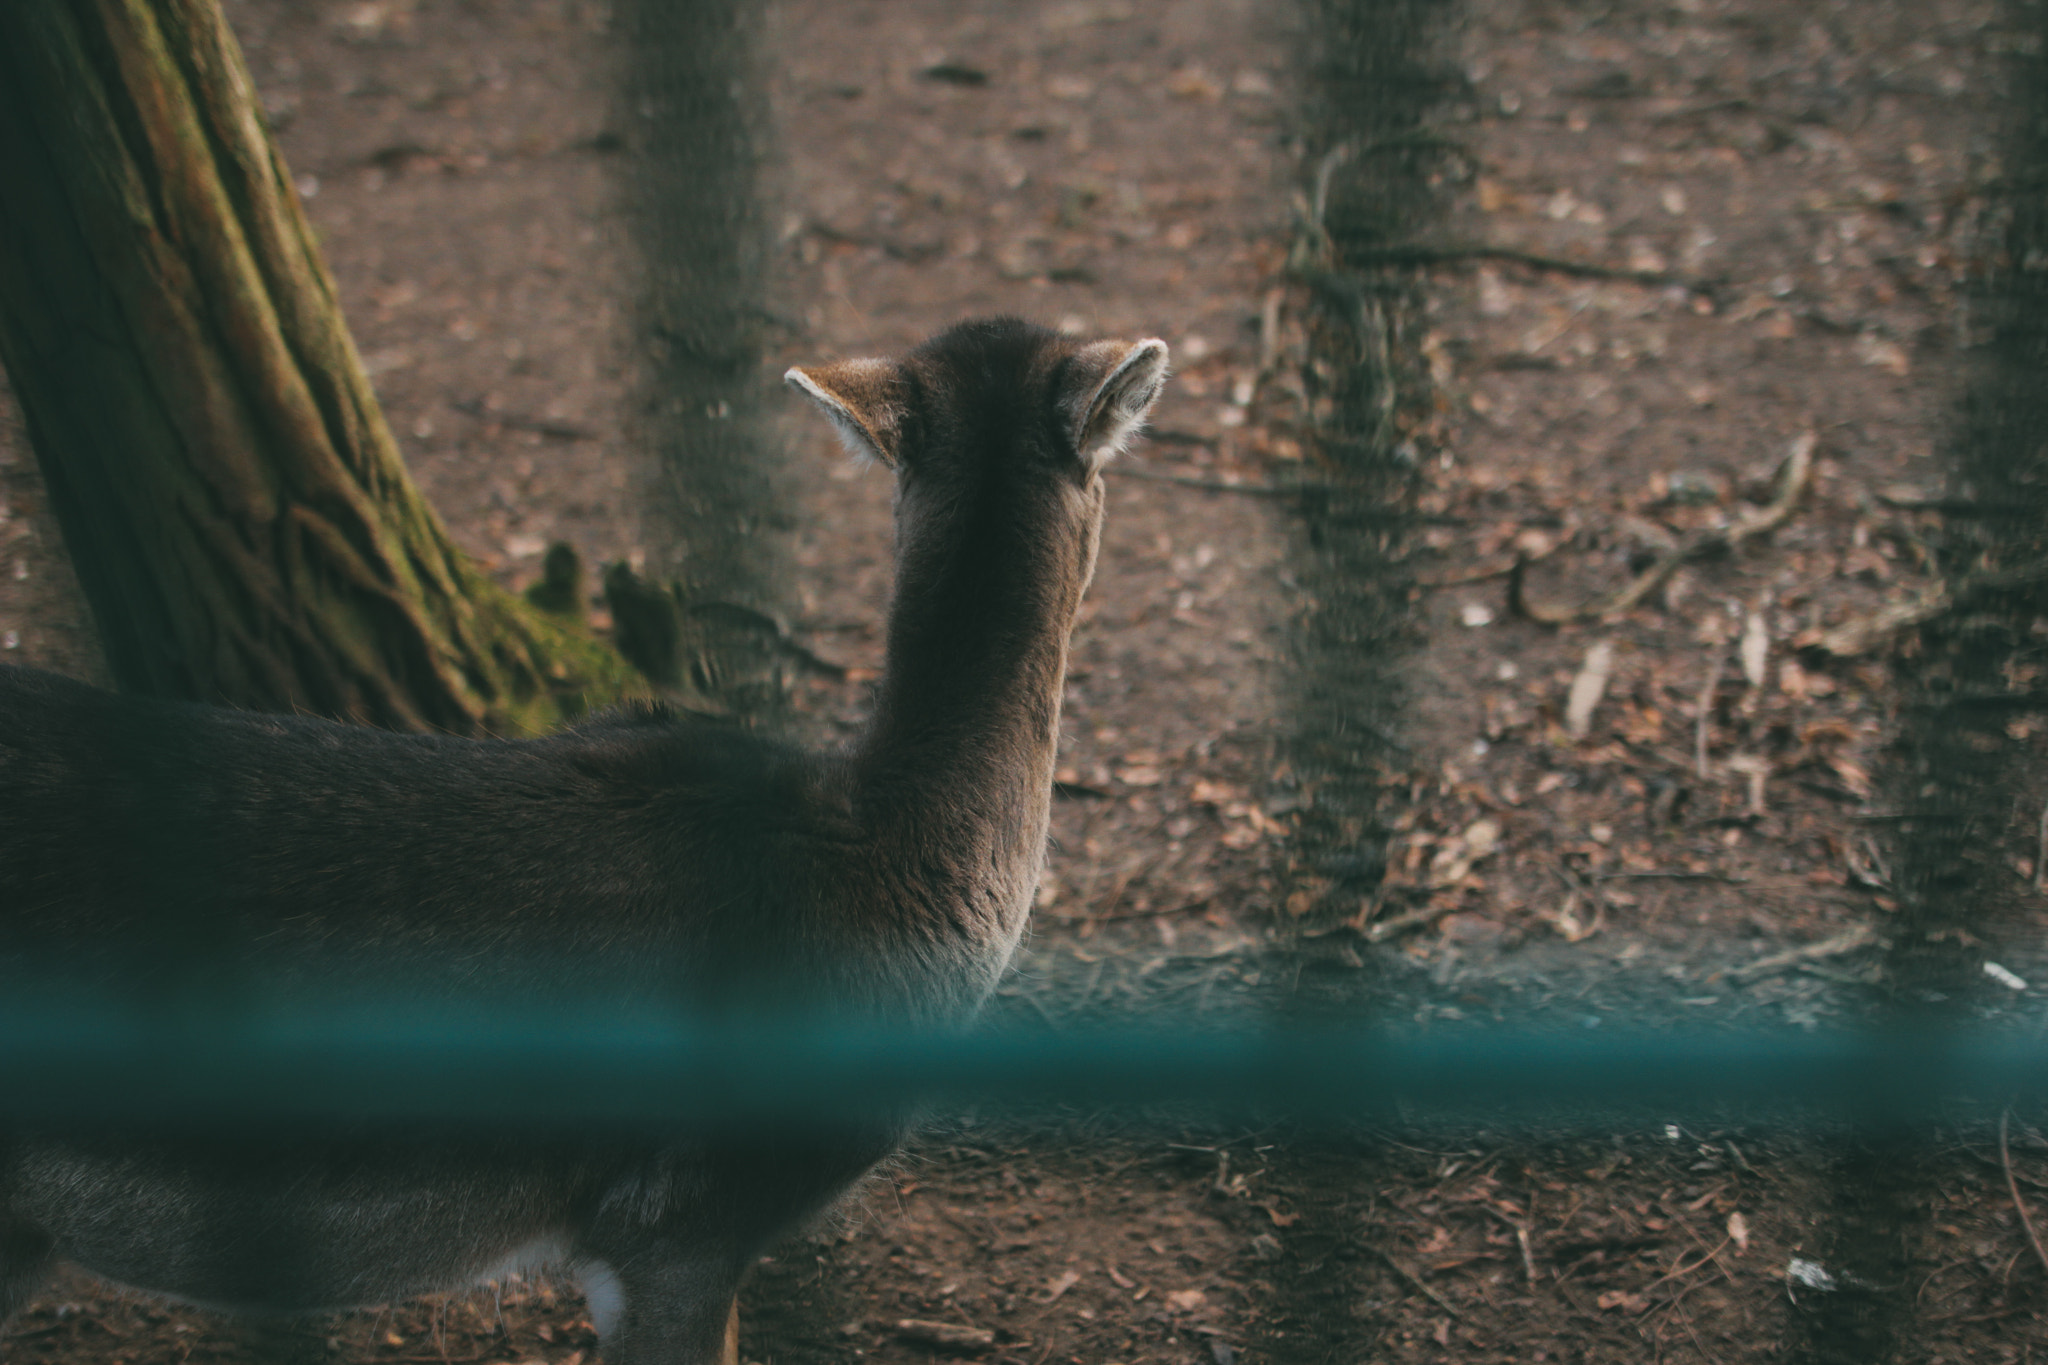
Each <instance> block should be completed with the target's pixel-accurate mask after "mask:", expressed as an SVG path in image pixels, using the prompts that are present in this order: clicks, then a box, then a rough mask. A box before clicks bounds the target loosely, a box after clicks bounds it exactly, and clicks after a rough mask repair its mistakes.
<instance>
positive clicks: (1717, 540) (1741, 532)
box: [1508, 431, 1814, 626]
mask: <svg viewBox="0 0 2048 1365" xmlns="http://www.w3.org/2000/svg"><path fill="white" fill-rule="evenodd" d="M1813 446H1814V436H1813V433H1812V432H1810V431H1809V432H1807V433H1805V434H1804V435H1802V436H1800V437H1799V439H1798V440H1796V441H1794V442H1793V443H1792V450H1791V452H1790V453H1789V454H1788V455H1786V457H1785V462H1784V463H1783V464H1781V465H1780V466H1779V467H1778V489H1777V493H1776V494H1775V495H1774V496H1773V497H1772V498H1771V501H1770V505H1769V506H1767V507H1765V508H1764V509H1763V510H1762V511H1760V512H1755V513H1752V514H1750V515H1749V516H1746V517H1744V518H1743V519H1742V520H1741V521H1738V522H1736V523H1735V524H1734V525H1733V526H1729V527H1724V528H1721V529H1718V530H1712V531H1701V532H1698V533H1696V534H1694V535H1691V536H1688V537H1686V539H1685V540H1683V541H1682V542H1680V543H1679V545H1678V546H1677V548H1676V549H1672V550H1669V551H1666V552H1665V554H1664V555H1663V557H1662V558H1660V559H1659V560H1658V561H1657V562H1656V563H1655V564H1652V565H1651V566H1650V567H1649V568H1647V569H1645V570H1644V571H1643V572H1642V573H1641V574H1639V575H1637V576H1636V578H1635V579H1634V581H1632V582H1630V583H1628V584H1627V585H1626V586H1624V587H1622V588H1620V589H1618V590H1616V591H1614V592H1611V593H1609V594H1607V595H1606V596H1605V597H1596V598H1594V599H1593V600H1592V601H1590V602H1585V603H1582V604H1580V605H1579V606H1576V607H1563V608H1558V607H1540V606H1537V605H1536V604H1535V603H1533V602H1531V601H1529V599H1528V595H1527V593H1526V592H1525V591H1524V588H1523V583H1522V579H1523V576H1524V574H1523V570H1524V568H1525V566H1524V565H1523V564H1522V563H1517V564H1516V566H1515V572H1514V573H1512V574H1510V575H1509V576H1508V609H1509V610H1511V611H1513V612H1516V613H1517V614H1519V615H1522V616H1526V617H1527V618H1529V619H1530V620H1532V621H1537V622H1540V623H1542V624H1543V625H1547V626H1562V625H1568V624H1570V623H1572V622H1574V621H1592V620H1612V619H1613V618H1614V617H1617V616H1619V615H1621V614H1622V613H1624V612H1626V611H1629V610H1631V609H1632V608H1634V607H1636V606H1638V605H1640V604H1641V603H1642V602H1643V600H1644V599H1646V598H1647V597H1649V595H1650V594H1651V593H1653V592H1656V591H1657V590H1658V589H1659V588H1661V587H1663V586H1664V585H1665V584H1666V583H1667V582H1669V581H1670V580H1671V575H1673V574H1675V573H1677V572H1678V570H1679V568H1680V567H1681V566H1682V565H1684V564H1686V563H1688V562H1689V561H1691V560H1695V559H1700V558H1703V557H1705V556H1706V555H1709V554H1718V553H1723V552H1726V551H1732V550H1734V549H1736V548H1737V547H1738V546H1740V545H1741V544H1742V543H1743V542H1744V541H1748V540H1752V539H1754V538H1756V537H1757V536H1760V535H1763V534H1764V533H1765V532H1767V531H1774V530H1776V529H1777V528H1778V527H1780V526H1782V525H1784V524H1785V523H1786V522H1787V521H1788V520H1790V519H1791V516H1792V513H1793V511H1794V509H1796V508H1797V507H1798V506H1799V499H1800V496H1801V495H1802V494H1804V493H1805V492H1806V488H1807V485H1808V484H1809V483H1811V482H1812V479H1813Z"/></svg>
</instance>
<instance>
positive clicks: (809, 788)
mask: <svg viewBox="0 0 2048 1365" xmlns="http://www.w3.org/2000/svg"><path fill="white" fill-rule="evenodd" d="M1166 375H1167V347H1166V345H1165V343H1164V342H1162V341H1159V340H1157V339H1148V340H1143V341H1138V342H1135V343H1129V342H1119V341H1096V342H1090V343H1083V342H1081V341H1079V340H1075V339H1071V338H1069V337H1066V336H1063V335H1061V334H1059V333H1056V332H1053V331H1050V330H1047V329H1045V328H1042V327H1038V326H1035V325H1032V324H1029V323H1025V322H1022V321H1019V320H1016V319H1010V318H997V319H988V320H978V321H970V322H964V323H961V324H959V325H957V326H955V327H953V328H951V329H949V330H947V331H945V332H943V333H941V334H939V335H937V336H936V337H934V338H932V339H931V340H929V341H927V342H925V343H924V344H923V345H921V346H918V347H917V348H915V349H914V350H911V351H910V352H909V353H908V354H907V355H904V356H903V357H901V358H900V359H886V360H885V359H860V360H842V361H838V362H835V363H830V364H824V365H818V366H813V367H808V368H794V369H791V370H790V371H789V372H788V373H787V375H786V376H785V379H786V381H787V382H788V384H789V385H790V386H791V387H792V388H793V389H795V390H796V391H797V392H798V393H800V394H802V395H803V396H804V397H806V398H808V399H809V400H810V401H811V402H812V403H814V404H815V405H816V406H817V407H818V408H819V409H820V410H822V412H823V413H824V415H825V417H826V418H827V419H828V420H829V421H830V423H831V425H832V427H833V429H834V430H835V431H836V432H837V434H838V436H839V438H840V440H841V442H842V443H843V444H844V445H845V446H846V447H847V449H848V450H849V451H851V452H852V453H853V454H854V455H855V456H857V457H859V458H861V459H863V460H869V461H873V462H875V463H878V464H881V465H883V466H885V467H887V468H888V469H890V470H892V471H893V472H894V476H895V513H894V519H895V565H896V576H895V586H894V591H893V596H892V601H891V604H890V608H889V612H888V618H887V632H886V658H885V667H884V669H883V671H882V676H881V678H880V681H879V683H878V685H877V690H876V695H875V699H874V707H873V712H872V718H871V720H870V721H869V722H868V723H867V724H866V726H865V728H864V729H863V730H862V731H860V732H859V733H858V734H857V735H856V736H855V738H853V739H852V740H851V741H850V742H848V743H847V744H846V745H844V746H843V747H841V748H839V749H837V750H832V751H823V752H809V751H803V750H799V749H797V748H794V747H790V746H785V745H782V744H780V743H778V742H776V741H775V740H773V739H771V738H768V737H765V736H763V735H760V734H757V733H755V732H753V731H751V730H748V729H745V728H743V727H735V726H732V725H729V724H727V725H720V724H717V723H714V722H711V721H708V720H705V719H702V718H695V717H691V716H688V715H683V714H678V713H675V712H672V711H669V710H666V709H664V708H662V707H660V706H659V705H640V706H636V707H629V708H627V709H625V710H622V711H619V712H615V713H612V714H610V715H607V716H603V717H599V718H597V719H594V720H592V721H590V722H588V723H585V724H582V725H579V726H575V727H572V728H570V729H568V730H565V731H561V732H558V733H556V734H553V735H550V736H545V737H541V738H537V739H494V738H467V737H455V736H448V735H431V734H399V733H391V732H386V731H380V730H375V729H371V728H367V727H361V726H351V725H347V724H342V723H338V722H333V721H328V720H322V719H317V718H311V717H296V716H278V715H267V714H258V713H253V712H243V711H236V710H231V709H228V708H224V707H215V706H209V705H205V704H201V703H192V702H173V701H164V700H155V699H148V698H143V697H136V696H128V695H121V694H116V693H111V692H107V691H102V690H99V689H97V688H94V687H91V686H88V685H86V684H83V683H80V682H76V681H73V680H70V679H67V678H64V677H60V676H58V675H55V674H51V673H46V672H41V671H37V670H32V669H28V668H22V667H0V974H4V973H7V972H14V971H28V970H32V969H34V970H41V969H42V968H40V967H36V966H35V964H42V966H43V967H47V966H48V964H50V963H53V962H54V963H57V964H59V967H60V971H61V973H62V974H64V975H66V976H67V977H74V978H76V980H78V981H81V982H88V983H97V984H100V985H104V984H105V983H108V982H113V983H117V984H118V985H119V986H120V988H122V989H128V988H130V987H133V988H134V989H137V990H140V991H142V992H143V993H144V994H146V995H148V996H149V998H151V999H159V1000H163V1001H169V1002H171V1005H169V1006H166V1007H167V1008H169V1007H172V1006H176V1005H177V1004H178V1002H180V1001H184V1004H185V1005H186V1006H192V1005H193V1002H192V1001H190V1000H189V999H186V997H188V996H190V995H191V994H192V993H193V992H194V991H199V992H200V993H202V994H205V993H207V992H213V991H226V992H229V993H233V992H237V991H239V992H245V993H247V992H256V993H261V992H264V991H269V992H272V993H273V994H277V993H285V994H289V993H290V992H292V991H296V990H299V989H327V988H330V987H332V986H334V984H335V983H337V982H340V983H344V985H345V984H346V983H350V982H368V981H373V980H376V979H378V978H379V977H381V976H383V975H385V974H387V973H390V972H392V971H394V970H397V969H398V968H397V967H396V966H395V965H394V964H412V966H414V967H416V968H417V969H418V972H419V975H420V979H421V988H422V989H429V990H432V989H448V990H451V991H452V990H456V989H458V988H459V989H462V990H471V991H475V992H479V993H481V994H483V995H485V996H489V995H490V994H491V993H493V992H496V993H497V995H498V996H500V997H502V998H505V999H512V1000H525V999H532V998H535V997H536V996H538V995H544V994H546V993H547V992H548V991H550V990H557V991H560V990H566V989H567V988H566V987H562V986H560V985H559V983H560V981H561V979H562V978H563V976H564V975H565V974H570V975H574V974H575V970H572V969H580V971H581V972H582V973H583V974H584V975H585V976H586V977H590V978H594V979H595V980H596V981H597V983H598V985H599V987H600V988H601V990H602V992H603V993H604V994H605V995H606V996H607V998H610V997H614V996H616V997H618V998H626V997H633V998H642V999H659V1000H662V1001H677V1000H680V1001H683V1002H685V1003H686V1004H687V1005H688V1006H689V1007H690V1008H692V1009H696V1010H700V1011H703V1012H706V1013H708V1014H711V1015H713V1016H717V1017H732V1016H734V1015H735V1014H737V1013H739V1012H744V1011H748V1010H752V1011H760V1012H765V1013H767V1014H770V1015H776V1016H778V1017H779V1016H781V1015H783V1014H785V1013H787V1012H790V1011H795V1010H798V1009H802V1008H810V1009H811V1011H812V1013H813V1015H815V1016H817V1017H820V1018H823V1017H826V1016H827V1015H829V1016H830V1017H831V1018H833V1019H837V1020H848V1019H851V1020H865V1021H883V1022H886V1023H889V1024H900V1025H909V1026H913V1027H932V1028H947V1027H960V1026H964V1025H965V1023H966V1022H967V1021H968V1020H970V1019H971V1018H972V1017H973V1016H974V1015H975V1013H976V1012H977V1011H978V1010H979V1009H980V1008H981V1007H982V1006H983V1004H984V1003H985V1002H986V1001H987V1000H988V998H989V997H990V996H991V994H992V993H993V992H994V990H995V988H996V986H997V983H998V980H999V979H1000V978H1001V976H1002V975H1003V973H1004V971H1005V969H1006V967H1007V966H1008V964H1009V963H1010V961H1011V958H1012V957H1013V955H1014V954H1015V952H1016V950H1017V947H1018V944H1019V942H1020V940H1021V938H1022V936H1023V934H1024V932H1025V927H1026V921H1027V918H1028V915H1029V911H1030V907H1031V904H1032V899H1033V895H1034V892H1035V889H1036V885H1037V882H1038V879H1039V876H1040V873H1041V868H1042V864H1043V862H1044V859H1045V856H1046V846H1047V832H1048V827H1049V820H1050V802H1051V795H1052V787H1053V771H1054V760H1055V751H1056V747H1057V744H1058V737H1059V717H1060V707H1061V701H1062V695H1063V690H1064V685H1065V684H1064V679H1065V670H1066V654H1067V649H1068V643H1069V636H1070V634H1071V632H1072V629H1073V626H1074V622H1075V619H1076V612H1077V610H1078V608H1079V606H1080V604H1081V599H1082V594H1083V593H1084V591H1085V590H1086V589H1087V586H1088V584H1089V581H1090V579H1091V577H1092V576H1093V573H1094V569H1095V560H1096V554H1097V547H1098V542H1099V538H1100V534H1101V528H1102V521H1103V512H1104V497H1105V489H1104V482H1103V478H1102V473H1103V469H1104V467H1105V465H1106V464H1107V463H1108V462H1109V460H1110V459H1111V458H1112V457H1114V456H1115V455H1116V454H1117V453H1118V452H1119V451H1121V450H1122V449H1124V448H1125V446H1126V445H1127V444H1128V443H1129V442H1130V441H1131V440H1132V439H1133V438H1134V437H1135V436H1136V435H1137V434H1138V433H1139V432H1140V430H1141V429H1142V427H1143V424H1144V422H1145V420H1146V417H1147V414H1148V413H1149V412H1150V410H1151V408H1152V406H1153V403H1154V401H1155V400H1156V399H1157V397H1158V395H1159V392H1160V390H1161V388H1162V386H1163V384H1164V383H1165V380H1166ZM194 945H196V946H194ZM195 958H196V959H203V961H204V965H203V967H199V968H194V969H193V970H190V971H187V970H185V967H166V966H164V965H163V964H164V963H165V962H167V961H175V962H181V963H184V964H185V966H186V967H189V966H192V961H193V960H194V959H195ZM195 982H196V983H198V984H197V985H195V984H194V983H195ZM588 984H589V982H588V981H585V982H584V986H588ZM582 988H583V987H578V989H582ZM181 992H182V994H181ZM209 999H210V997H209ZM206 1003H207V1001H206V1000H201V1001H199V1002H198V1005H197V1006H195V1007H204V1006H205V1004H206ZM4 1115H5V1110H4V1108H0V1124H4V1123H5V1122H6V1120H5V1117H4ZM914 1122H915V1117H914V1115H908V1114H891V1115H890V1116H888V1117H886V1118H881V1119H874V1120H868V1121H862V1122H858V1123H850V1124H848V1125H844V1126H843V1127H841V1128H838V1129H833V1130H830V1131H829V1132H821V1133H819V1134H799V1135H788V1134H768V1135H753V1136H750V1137H748V1138H746V1139H745V1140H737V1139H731V1140H728V1139H725V1138H720V1137H718V1136H715V1135H714V1136H708V1137H707V1136H703V1135H683V1136H667V1135H660V1134H643V1135H640V1136H637V1137H636V1136H631V1135H628V1136H623V1137H622V1136H620V1135H618V1134H616V1133H613V1134H606V1135H590V1136H588V1137H587V1138H586V1137H574V1138H570V1137H564V1138H560V1139H554V1138H550V1139H549V1140H548V1141H545V1142H541V1141H538V1140H534V1141H522V1140H520V1139H517V1138H506V1139H503V1140H498V1139H488V1140H487V1139H484V1138H479V1137H475V1136H472V1135H465V1134H462V1133H445V1132H430V1133H387V1132H384V1131H381V1130H378V1131H366V1132H357V1131H349V1132H345V1133H338V1134H336V1135H333V1136H331V1137H327V1136H308V1135H304V1134H300V1133H289V1134H277V1135H271V1136H264V1135H249V1136H240V1137H229V1136H226V1135H223V1134H200V1135H193V1134H178V1133H170V1134H165V1133H160V1132H156V1133H153V1132H152V1131H151V1130H150V1129H149V1128H148V1126H147V1125H146V1124H138V1125H137V1126H136V1127H135V1128H133V1129H132V1130H129V1129H124V1130H122V1131H119V1132H97V1131H96V1132H73V1131H68V1130H67V1131H54V1130H46V1129H44V1128H35V1129H32V1130H29V1131H23V1130H21V1129H20V1128H19V1127H18V1126H16V1127H4V1126H0V1325H4V1324H5V1322H6V1321H7V1320H8V1318H9V1317H10V1316H11V1315H13V1314H15V1313H17V1312H18V1311H19V1310H20V1309H21V1308H22V1307H23V1305H24V1304H25V1303H26V1302H27V1301H28V1300H29V1298H30V1297H31V1296H32V1295H33V1294H34V1293H35V1291H36V1289H37V1287H38V1286H39V1284H40V1283H41V1282H42V1281H43V1280H44V1278H45V1277H46V1275H47V1274H48V1273H49V1272H50V1271H51V1270H52V1269H53V1268H54V1267H55V1266H56V1265H57V1264H59V1263H60V1262H62V1263H71V1264H74V1265H77V1266H80V1267H82V1268H84V1269H86V1270H87V1271H90V1272H92V1273H94V1274H96V1275H98V1276H100V1277H102V1278H104V1279H107V1280H110V1281H114V1282H117V1283H120V1284H123V1285H126V1286H129V1287H131V1288H136V1289H141V1290H145V1291H149V1292H154V1293H160V1294H165V1295H169V1296H172V1297H175V1298H178V1299H181V1300H184V1301H187V1302H191V1303H195V1304H198V1305H202V1306H208V1307H216V1308H221V1309H224V1310H227V1311H242V1312H250V1313H255V1314H259V1315H262V1314H268V1315H273V1316H291V1317H296V1316H303V1315H307V1314H311V1313H316V1312H323V1311H329V1310H334V1309H341V1308H349V1307H360V1306H368V1305H375V1304H379V1303H388V1302H393V1301H395V1300H398V1299H402V1298H406V1297H410V1296H413V1295H416V1294H419V1293H424V1292H433V1291H441V1290H451V1289H458V1288H461V1287H465V1286H471V1285H476V1284H481V1283H484V1282H486V1281H487V1280H489V1279H491V1278H494V1277H499V1276H502V1275H503V1274H504V1273H506V1272H507V1271H508V1270H511V1269H527V1270H543V1269H547V1270H556V1271H560V1272H562V1273H565V1274H566V1275H568V1276H570V1277H572V1278H573V1279H575V1280H577V1281H580V1284H581V1287H582V1290H583V1293H584V1295H585V1298H586V1301H587V1303H588V1306H589V1310H590V1316H591V1320H592V1323H593V1325H594V1326H595V1327H596V1329H597V1331H598V1334H599V1341H600V1346H601V1349H602V1351H603V1353H604V1358H605V1360H606V1362H607V1365H700V1363H708V1362H721V1361H722V1362H726V1363H727V1365H730V1363H731V1362H733V1361H734V1360H735V1359H736V1350H737V1336H736V1331H737V1328H736V1323H737V1294H738V1291H739V1289H740V1287H741V1282H742V1279H743V1276H744V1273H745V1271H746V1270H747V1268H748V1267H749V1266H751V1265H752V1264H754V1263H755V1262H756V1261H757V1260H758V1259H759V1257H760V1256H761V1255H762V1254H764V1253H765V1252H766V1251H767V1250H768V1249H769V1248H770V1247H772V1245H773V1244H774V1243H775V1242H776V1240H777V1239H779V1238H781V1237H783V1236H786V1235H788V1234H789V1233H790V1232H792V1231H794V1230H797V1229H798V1228H800V1227H801V1226H803V1225H804V1224H805V1223H806V1221H807V1220H810V1219H812V1218H815V1217H816V1216H818V1215H819V1214H821V1213H822V1212H823V1211H825V1210H827V1209H829V1208H830V1207H832V1206H833V1205H834V1204H835V1202H837V1201H838V1200H839V1199H840V1198H841V1197H842V1196H843V1195H844V1194H845V1193H846V1192H847V1191H848V1190H849V1189H851V1188H853V1187H854V1186H855V1185H857V1184H858V1182H859V1181H860V1180H861V1178H862V1177H863V1175H864V1174H865V1173H866V1172H868V1171H869V1170H870V1169H871V1168H873V1167H874V1166H875V1165H876V1164H877V1163H878V1162H881V1161H883V1160H884V1159H886V1158H887V1157H888V1156H890V1155H891V1154H892V1153H893V1152H895V1151H896V1150H897V1149H898V1148H899V1146H900V1145H901V1144H902V1143H903V1142H904V1141H905V1140H906V1138H907V1136H908V1133H909V1131H910V1128H911V1127H912V1125H913V1124H914Z"/></svg>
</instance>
